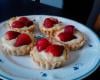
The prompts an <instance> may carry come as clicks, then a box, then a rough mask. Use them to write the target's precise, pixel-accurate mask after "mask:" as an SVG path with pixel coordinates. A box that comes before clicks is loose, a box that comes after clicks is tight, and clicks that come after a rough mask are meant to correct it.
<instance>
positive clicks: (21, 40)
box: [15, 33, 32, 47]
mask: <svg viewBox="0 0 100 80" xmlns="http://www.w3.org/2000/svg"><path fill="white" fill-rule="evenodd" d="M31 41H32V40H31V38H30V37H29V36H28V35H27V34H25V33H22V34H20V35H19V36H18V38H17V40H16V43H15V46H16V47H18V46H22V45H28V44H30V43H31Z"/></svg>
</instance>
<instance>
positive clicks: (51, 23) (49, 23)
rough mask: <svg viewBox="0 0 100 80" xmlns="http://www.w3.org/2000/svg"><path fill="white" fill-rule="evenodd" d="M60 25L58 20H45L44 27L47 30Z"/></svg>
mask: <svg viewBox="0 0 100 80" xmlns="http://www.w3.org/2000/svg"><path fill="white" fill-rule="evenodd" d="M57 23H58V20H57V19H55V18H46V19H45V20H44V23H43V25H44V26H45V27H46V28H51V27H53V26H54V25H55V24H57Z"/></svg>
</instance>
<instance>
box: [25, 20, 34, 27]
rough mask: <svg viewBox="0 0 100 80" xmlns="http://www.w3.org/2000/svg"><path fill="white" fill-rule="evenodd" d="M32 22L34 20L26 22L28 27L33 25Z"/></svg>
mask: <svg viewBox="0 0 100 80" xmlns="http://www.w3.org/2000/svg"><path fill="white" fill-rule="evenodd" d="M32 24H33V22H32V21H27V22H26V23H25V25H26V26H27V27H29V26H30V25H32Z"/></svg>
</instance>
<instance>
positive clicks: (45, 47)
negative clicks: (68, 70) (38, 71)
mask: <svg viewBox="0 0 100 80" xmlns="http://www.w3.org/2000/svg"><path fill="white" fill-rule="evenodd" d="M30 55H31V56H32V58H33V61H35V62H36V63H37V64H38V65H39V66H40V68H42V69H54V68H58V67H61V66H63V65H64V64H65V62H66V60H67V59H68V50H65V48H64V46H61V45H58V44H52V43H51V42H50V41H49V40H47V39H46V38H41V39H40V40H38V41H37V43H36V45H35V46H34V47H33V49H32V50H31V52H30Z"/></svg>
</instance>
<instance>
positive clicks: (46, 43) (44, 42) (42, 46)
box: [37, 38, 50, 51]
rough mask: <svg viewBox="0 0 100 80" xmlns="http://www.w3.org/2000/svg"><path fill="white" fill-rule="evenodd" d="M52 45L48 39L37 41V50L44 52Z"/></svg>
mask: <svg viewBox="0 0 100 80" xmlns="http://www.w3.org/2000/svg"><path fill="white" fill-rule="evenodd" d="M49 45H50V42H49V41H48V40H47V39H46V38H42V39H40V40H38V41H37V49H38V51H42V50H44V49H46V48H47V47H48V46H49Z"/></svg>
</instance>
